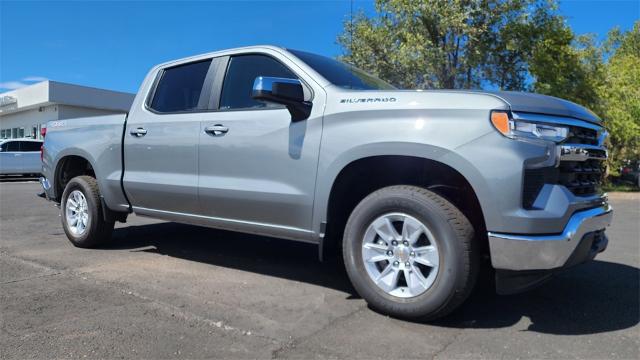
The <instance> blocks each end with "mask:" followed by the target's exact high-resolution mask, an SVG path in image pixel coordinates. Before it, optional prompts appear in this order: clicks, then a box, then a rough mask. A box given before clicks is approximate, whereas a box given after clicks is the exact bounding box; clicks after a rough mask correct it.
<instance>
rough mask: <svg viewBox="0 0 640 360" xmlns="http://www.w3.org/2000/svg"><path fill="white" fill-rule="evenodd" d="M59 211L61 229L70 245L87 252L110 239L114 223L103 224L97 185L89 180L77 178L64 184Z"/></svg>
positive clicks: (105, 222)
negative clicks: (60, 214) (85, 249)
mask: <svg viewBox="0 0 640 360" xmlns="http://www.w3.org/2000/svg"><path fill="white" fill-rule="evenodd" d="M61 209H62V226H63V228H64V232H65V233H66V234H67V238H68V239H69V241H71V243H72V244H73V245H75V246H77V247H81V248H90V247H95V246H98V245H100V244H103V243H105V242H107V241H108V240H109V239H110V238H111V233H112V231H113V226H114V223H113V222H107V221H104V216H103V214H102V204H101V202H100V190H99V189H98V183H97V182H96V179H94V178H92V177H91V176H86V175H83V176H77V177H74V178H73V179H71V180H70V181H69V183H67V186H66V187H65V189H64V193H63V194H62V204H61Z"/></svg>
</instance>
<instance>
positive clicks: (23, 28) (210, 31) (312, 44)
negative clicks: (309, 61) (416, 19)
mask: <svg viewBox="0 0 640 360" xmlns="http://www.w3.org/2000/svg"><path fill="white" fill-rule="evenodd" d="M350 7H351V6H350V3H349V1H348V0H342V1H210V2H204V1H199V2H170V1H163V2H152V1H140V2H124V1H111V2H91V1H82V2H53V1H48V2H33V1H3V0H0V91H6V90H8V89H10V88H15V87H19V86H21V85H24V84H30V83H34V82H36V81H39V80H42V79H51V80H57V81H64V82H70V83H76V84H81V85H87V86H94V87H100V88H106V89H113V90H120V91H128V92H136V91H137V89H138V86H139V84H140V82H141V81H142V79H143V77H144V76H145V74H146V72H147V71H148V70H149V68H151V67H152V66H153V65H154V64H157V63H160V62H163V61H167V60H171V59H176V58H181V57H185V56H189V55H194V54H200V53H205V52H209V51H214V50H219V49H225V48H229V47H236V46H244V45H253V44H274V45H281V46H286V47H291V48H296V49H301V50H308V51H312V52H316V53H320V54H324V55H328V56H335V55H338V54H340V53H341V49H340V47H339V46H338V45H337V44H336V36H337V35H338V34H339V33H340V32H341V30H342V22H343V21H344V20H345V19H348V17H349V11H350ZM354 9H355V10H357V9H363V10H364V11H365V12H367V13H368V14H373V13H374V11H373V1H362V0H361V1H358V0H355V1H354ZM560 12H561V14H563V15H564V16H566V17H567V20H568V22H569V25H570V26H571V27H572V28H573V29H574V31H575V32H576V33H578V34H582V33H596V34H597V35H598V36H599V37H600V38H603V37H604V36H605V35H606V33H607V32H608V31H609V29H611V28H612V27H614V26H620V27H621V28H622V29H629V28H631V26H632V24H633V22H634V21H635V20H637V19H639V18H640V0H564V1H562V2H561V4H560Z"/></svg>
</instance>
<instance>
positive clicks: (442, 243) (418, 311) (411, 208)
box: [343, 185, 479, 321]
mask: <svg viewBox="0 0 640 360" xmlns="http://www.w3.org/2000/svg"><path fill="white" fill-rule="evenodd" d="M392 212H402V213H405V214H408V215H410V216H412V217H414V218H415V219H417V220H419V221H420V222H422V223H423V224H424V225H425V226H426V227H427V228H428V229H429V230H430V231H431V233H432V234H433V236H434V237H435V241H436V244H437V247H438V252H439V259H440V260H439V262H440V265H439V268H438V272H437V275H436V277H435V280H434V282H433V284H432V285H431V286H430V287H429V288H428V289H427V290H426V291H425V292H423V293H421V294H419V295H417V296H414V297H409V298H406V297H397V296H393V295H390V294H388V293H386V292H385V291H384V290H382V289H381V288H379V287H378V286H377V285H376V284H375V283H374V281H373V280H372V279H371V278H370V277H369V275H368V274H367V271H366V269H365V266H364V261H363V258H362V243H363V241H364V233H365V231H366V229H367V228H368V227H369V225H370V224H371V223H372V222H373V221H374V220H375V219H377V218H378V217H379V216H382V215H383V214H387V213H392ZM473 236H474V231H473V227H472V226H471V223H470V222H469V220H468V219H467V218H466V217H465V216H464V215H463V214H462V212H461V211H460V210H458V209H457V208H456V207H455V206H454V205H453V204H451V203H450V202H449V201H447V200H446V199H444V198H443V197H441V196H439V195H437V194H435V193H433V192H431V191H429V190H426V189H424V188H420V187H416V186H407V185H399V186H390V187H386V188H383V189H380V190H378V191H375V192H373V193H372V194H370V195H369V196H367V197H366V198H365V199H364V200H362V201H361V202H360V204H358V205H357V206H356V208H355V209H354V210H353V212H352V213H351V216H350V217H349V220H348V221H347V225H346V227H345V231H344V238H343V256H344V263H345V267H346V270H347V273H348V275H349V278H350V279H351V282H352V284H353V286H354V288H355V289H356V291H357V292H358V293H359V294H360V296H362V297H363V298H364V299H365V300H366V301H367V303H368V304H369V306H370V307H371V308H373V309H375V310H377V311H379V312H382V313H384V314H388V315H391V316H394V317H399V318H404V319H411V320H423V321H424V320H433V319H436V318H439V317H443V316H445V315H447V314H449V313H450V312H451V311H453V310H454V309H455V308H457V307H458V306H459V305H460V304H462V303H463V302H464V300H466V298H467V297H468V296H469V294H470V293H471V291H472V290H473V287H474V285H475V281H476V278H477V273H478V266H479V256H478V251H477V250H476V245H475V242H474V241H473Z"/></svg>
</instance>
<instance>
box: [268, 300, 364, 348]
mask: <svg viewBox="0 0 640 360" xmlns="http://www.w3.org/2000/svg"><path fill="white" fill-rule="evenodd" d="M365 309H368V308H367V305H362V306H360V307H358V308H357V309H355V310H354V311H352V312H350V313H347V314H344V315H342V316H339V317H337V318H335V319H333V320H331V321H329V322H328V323H327V324H326V325H325V326H323V327H321V328H320V329H318V330H316V331H314V332H312V333H311V334H308V335H305V336H302V337H299V338H295V339H291V340H289V341H287V342H286V343H284V344H283V345H282V346H280V347H279V348H277V349H275V350H273V351H272V352H271V359H278V358H279V357H280V354H281V353H283V352H284V351H286V350H289V349H293V348H295V347H296V345H297V344H299V343H301V342H303V341H304V340H306V339H308V338H310V337H313V336H315V335H316V334H318V333H320V332H322V331H324V330H325V329H328V328H330V327H331V326H333V325H335V324H336V323H338V322H341V321H343V320H345V319H347V318H349V317H351V316H353V315H355V314H357V313H359V312H361V311H363V310H365Z"/></svg>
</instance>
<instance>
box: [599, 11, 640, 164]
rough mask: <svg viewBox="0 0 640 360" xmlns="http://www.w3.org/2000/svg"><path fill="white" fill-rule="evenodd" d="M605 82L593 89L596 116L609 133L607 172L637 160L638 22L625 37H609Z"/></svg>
mask: <svg viewBox="0 0 640 360" xmlns="http://www.w3.org/2000/svg"><path fill="white" fill-rule="evenodd" d="M605 50H606V51H607V52H609V53H610V55H609V59H608V61H607V62H606V65H605V71H604V73H605V78H604V81H603V83H602V84H601V85H600V86H599V87H598V88H597V93H598V96H599V98H600V101H601V105H600V108H601V110H600V115H601V117H602V118H603V119H604V121H605V125H606V127H607V129H608V130H609V133H610V138H609V142H610V146H609V155H610V158H609V159H610V169H611V171H612V172H613V173H614V174H615V173H616V172H617V169H618V168H619V166H620V165H622V163H623V161H624V160H638V159H640V21H638V22H636V23H635V25H634V27H633V29H631V30H630V31H628V32H626V33H622V32H620V30H618V29H614V30H613V31H611V32H610V33H609V38H608V41H607V43H606V44H605Z"/></svg>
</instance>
